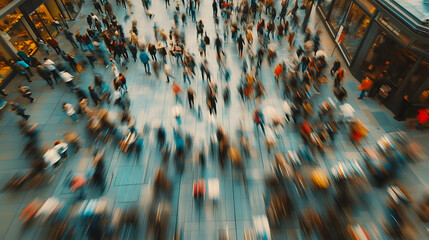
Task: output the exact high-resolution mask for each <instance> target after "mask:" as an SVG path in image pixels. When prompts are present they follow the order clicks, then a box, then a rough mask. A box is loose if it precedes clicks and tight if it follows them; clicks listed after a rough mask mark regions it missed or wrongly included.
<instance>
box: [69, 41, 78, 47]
mask: <svg viewBox="0 0 429 240" xmlns="http://www.w3.org/2000/svg"><path fill="white" fill-rule="evenodd" d="M68 40H69V42H70V43H71V45H72V46H73V48H79V47H78V46H77V43H76V42H75V41H74V40H73V39H68Z"/></svg>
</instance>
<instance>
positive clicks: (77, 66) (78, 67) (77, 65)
mask: <svg viewBox="0 0 429 240" xmlns="http://www.w3.org/2000/svg"><path fill="white" fill-rule="evenodd" d="M76 70H77V71H78V72H82V70H83V67H82V66H81V65H80V64H76Z"/></svg>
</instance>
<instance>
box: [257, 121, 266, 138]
mask: <svg viewBox="0 0 429 240" xmlns="http://www.w3.org/2000/svg"><path fill="white" fill-rule="evenodd" d="M256 126H260V127H261V130H262V132H263V133H264V135H265V126H264V124H263V123H262V122H257V123H256Z"/></svg>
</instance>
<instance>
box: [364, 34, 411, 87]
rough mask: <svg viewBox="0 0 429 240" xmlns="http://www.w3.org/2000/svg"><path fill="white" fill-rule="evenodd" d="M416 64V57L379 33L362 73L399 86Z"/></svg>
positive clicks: (385, 35)
mask: <svg viewBox="0 0 429 240" xmlns="http://www.w3.org/2000/svg"><path fill="white" fill-rule="evenodd" d="M415 62H416V56H415V55H414V54H413V53H412V52H411V51H410V50H408V49H407V48H405V47H403V46H402V45H400V44H399V43H397V42H396V41H395V40H394V39H392V38H391V37H390V36H388V35H387V34H386V33H384V32H382V33H380V34H379V35H378V36H377V38H376V40H375V42H374V44H373V45H372V47H371V50H370V51H369V53H368V55H367V57H366V59H365V61H364V62H363V64H362V71H363V72H364V73H365V75H367V76H369V77H371V78H373V79H376V78H383V79H384V80H386V81H387V83H389V84H392V85H394V86H396V87H397V86H399V85H400V84H401V83H402V81H403V80H404V79H405V77H406V76H407V74H408V73H409V71H410V70H411V68H412V67H413V65H414V64H415Z"/></svg>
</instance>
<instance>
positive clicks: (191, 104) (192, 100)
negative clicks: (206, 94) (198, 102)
mask: <svg viewBox="0 0 429 240" xmlns="http://www.w3.org/2000/svg"><path fill="white" fill-rule="evenodd" d="M188 101H189V107H190V108H193V107H194V99H193V98H188Z"/></svg>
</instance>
